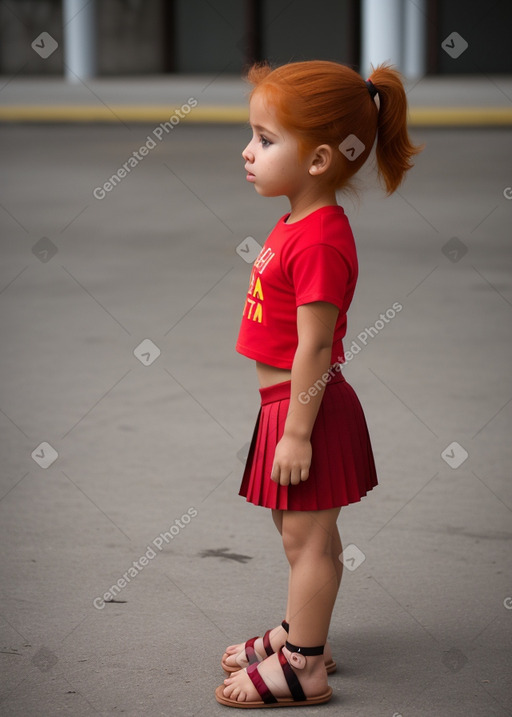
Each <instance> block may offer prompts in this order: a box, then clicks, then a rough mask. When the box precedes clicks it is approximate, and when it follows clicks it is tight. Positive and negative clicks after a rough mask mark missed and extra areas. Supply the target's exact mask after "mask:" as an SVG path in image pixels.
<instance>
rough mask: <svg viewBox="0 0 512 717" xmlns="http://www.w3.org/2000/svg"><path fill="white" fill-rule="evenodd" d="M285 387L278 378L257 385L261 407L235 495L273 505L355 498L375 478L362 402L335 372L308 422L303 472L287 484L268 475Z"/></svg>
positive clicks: (306, 505) (329, 503)
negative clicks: (275, 381)
mask: <svg viewBox="0 0 512 717" xmlns="http://www.w3.org/2000/svg"><path fill="white" fill-rule="evenodd" d="M290 388H291V381H284V382H283V383H278V384H275V385H273V386H269V387H266V388H261V389H260V394H261V408H260V411H259V414H258V418H257V421H256V426H255V429H254V433H253V437H252V441H251V446H250V449H249V455H248V458H247V462H246V466H245V470H244V474H243V478H242V484H241V487H240V492H239V495H241V496H243V497H245V498H246V499H247V501H249V502H250V503H254V504H255V505H260V506H264V507H266V508H274V509H277V510H327V509H329V508H336V507H340V506H344V505H349V504H350V503H356V502H358V501H360V500H361V498H362V497H364V496H365V495H367V493H368V492H369V491H370V490H372V488H374V487H375V486H376V485H377V484H378V481H377V473H376V470H375V461H374V457H373V451H372V446H371V441H370V435H369V432H368V427H367V424H366V419H365V416H364V413H363V409H362V406H361V404H360V402H359V399H358V397H357V395H356V393H355V391H354V389H353V388H352V386H350V384H349V383H347V381H346V380H345V377H344V376H343V375H342V374H341V373H339V374H338V375H335V376H334V377H333V378H332V379H331V380H330V381H329V383H327V385H326V387H325V390H324V395H323V398H322V402H321V404H320V408H319V411H318V415H317V418H316V421H315V424H314V426H313V431H312V434H311V445H312V461H311V467H310V471H309V478H308V479H307V480H306V481H303V482H301V483H300V484H299V485H289V486H281V485H278V484H277V483H276V482H275V481H273V480H271V478H270V475H271V472H272V465H273V461H274V454H275V449H276V445H277V443H278V442H279V440H280V439H281V437H282V435H283V431H284V424H285V421H286V415H287V412H288V406H289V403H290Z"/></svg>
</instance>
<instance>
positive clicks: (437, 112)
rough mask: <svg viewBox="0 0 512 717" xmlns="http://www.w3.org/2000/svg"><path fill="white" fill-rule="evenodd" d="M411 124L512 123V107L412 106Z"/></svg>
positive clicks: (455, 125) (454, 125)
mask: <svg viewBox="0 0 512 717" xmlns="http://www.w3.org/2000/svg"><path fill="white" fill-rule="evenodd" d="M409 124H411V125H416V126H419V125H427V126H428V125H431V126H436V125H437V126H441V127H449V126H453V127H460V126H479V125H480V126H481V125H493V126H497V125H512V107H411V108H410V109H409Z"/></svg>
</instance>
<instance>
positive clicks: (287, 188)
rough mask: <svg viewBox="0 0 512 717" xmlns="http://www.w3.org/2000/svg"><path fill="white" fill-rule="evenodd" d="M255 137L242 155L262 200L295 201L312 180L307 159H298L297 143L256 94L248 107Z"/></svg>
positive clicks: (250, 178)
mask: <svg viewBox="0 0 512 717" xmlns="http://www.w3.org/2000/svg"><path fill="white" fill-rule="evenodd" d="M249 123H250V125H251V129H252V132H253V136H252V139H251V141H250V142H249V144H248V145H247V147H246V148H245V149H244V151H243V152H242V157H243V158H244V159H245V170H246V172H247V181H249V182H252V183H253V184H254V188H255V189H256V191H257V192H258V194H261V195H262V196H263V197H278V196H282V195H284V196H286V197H288V198H289V199H290V201H292V203H293V201H294V199H295V198H297V197H298V196H299V195H300V194H301V192H303V191H304V190H305V189H306V185H307V183H308V180H310V179H311V177H310V175H309V173H308V169H309V161H308V159H306V160H304V161H300V160H299V153H298V145H297V140H296V139H295V137H294V135H292V134H290V133H289V132H288V131H286V130H285V129H284V128H283V127H281V125H280V124H279V123H278V122H277V120H276V118H275V114H274V111H273V109H272V107H269V106H268V105H267V104H266V102H265V99H264V97H263V96H262V93H261V92H255V93H254V94H253V96H252V98H251V101H250V105H249Z"/></svg>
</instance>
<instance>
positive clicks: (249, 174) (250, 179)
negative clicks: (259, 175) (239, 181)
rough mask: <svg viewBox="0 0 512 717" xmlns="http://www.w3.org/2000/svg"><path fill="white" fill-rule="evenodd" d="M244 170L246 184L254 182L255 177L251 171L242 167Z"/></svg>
mask: <svg viewBox="0 0 512 717" xmlns="http://www.w3.org/2000/svg"><path fill="white" fill-rule="evenodd" d="M244 169H245V171H246V172H247V177H246V179H247V181H248V182H254V180H255V179H256V177H255V176H254V174H253V173H252V172H251V170H250V169H248V168H247V167H244Z"/></svg>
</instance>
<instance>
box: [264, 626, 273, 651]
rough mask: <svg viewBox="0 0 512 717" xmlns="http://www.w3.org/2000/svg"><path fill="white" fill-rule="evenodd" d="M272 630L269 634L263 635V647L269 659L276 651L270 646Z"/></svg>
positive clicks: (268, 631)
mask: <svg viewBox="0 0 512 717" xmlns="http://www.w3.org/2000/svg"><path fill="white" fill-rule="evenodd" d="M271 632H272V630H267V632H266V633H265V634H264V635H263V647H264V648H265V652H266V653H267V657H270V655H273V654H274V649H273V647H272V645H271V644H270V637H269V636H270V633H271Z"/></svg>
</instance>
